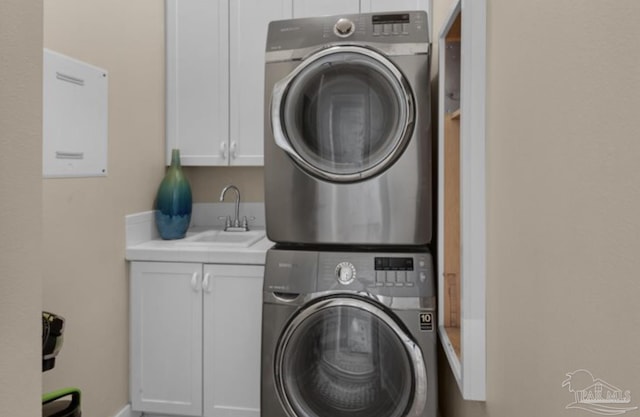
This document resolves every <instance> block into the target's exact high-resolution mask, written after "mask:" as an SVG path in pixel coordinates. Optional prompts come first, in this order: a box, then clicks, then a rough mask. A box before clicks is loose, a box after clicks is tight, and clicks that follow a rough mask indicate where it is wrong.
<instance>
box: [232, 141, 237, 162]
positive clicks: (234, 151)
mask: <svg viewBox="0 0 640 417" xmlns="http://www.w3.org/2000/svg"><path fill="white" fill-rule="evenodd" d="M237 150H238V144H237V143H236V141H235V140H234V141H233V142H231V159H236V158H237V157H238V154H237Z"/></svg>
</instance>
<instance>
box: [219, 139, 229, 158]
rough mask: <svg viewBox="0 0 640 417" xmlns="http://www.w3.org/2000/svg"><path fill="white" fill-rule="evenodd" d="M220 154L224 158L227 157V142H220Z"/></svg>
mask: <svg viewBox="0 0 640 417" xmlns="http://www.w3.org/2000/svg"><path fill="white" fill-rule="evenodd" d="M220 155H222V158H223V159H227V142H220Z"/></svg>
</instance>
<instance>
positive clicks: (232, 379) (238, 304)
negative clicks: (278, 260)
mask: <svg viewBox="0 0 640 417" xmlns="http://www.w3.org/2000/svg"><path fill="white" fill-rule="evenodd" d="M204 273H205V277H206V278H205V280H204V283H203V287H204V291H205V296H204V333H205V334H204V416H205V417H223V416H224V417H260V349H261V347H260V341H261V329H262V281H263V275H264V267H263V266H253V265H251V266H249V265H205V266H204ZM205 284H206V285H205Z"/></svg>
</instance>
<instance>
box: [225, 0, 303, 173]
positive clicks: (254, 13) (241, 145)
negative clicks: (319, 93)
mask: <svg viewBox="0 0 640 417" xmlns="http://www.w3.org/2000/svg"><path fill="white" fill-rule="evenodd" d="M229 7H230V9H229V38H230V39H229V40H230V43H229V45H230V48H229V59H230V61H229V68H231V70H230V73H229V77H230V78H229V79H230V83H231V94H230V97H229V108H230V114H229V120H230V130H229V137H230V143H229V150H230V160H229V163H230V164H231V165H264V150H263V149H264V146H263V143H264V66H265V62H264V56H265V46H266V43H267V26H268V24H269V22H270V21H272V20H280V19H290V18H291V16H292V12H291V0H230V4H229Z"/></svg>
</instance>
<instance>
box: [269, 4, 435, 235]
mask: <svg viewBox="0 0 640 417" xmlns="http://www.w3.org/2000/svg"><path fill="white" fill-rule="evenodd" d="M429 69H430V43H429V28H428V18H427V14H426V13H425V12H423V11H412V12H398V13H378V14H375V13H370V14H358V15H344V16H325V17H318V18H306V19H293V20H282V21H275V22H271V23H270V25H269V29H268V35H267V52H266V65H265V143H264V151H265V210H266V226H267V235H268V237H269V239H270V240H272V241H274V242H280V243H291V244H319V245H424V244H428V243H429V242H430V240H431V235H432V230H431V229H432V190H433V187H432V180H431V172H432V166H433V163H432V135H431V114H430V113H431V110H430V100H431V99H430V75H429Z"/></svg>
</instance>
